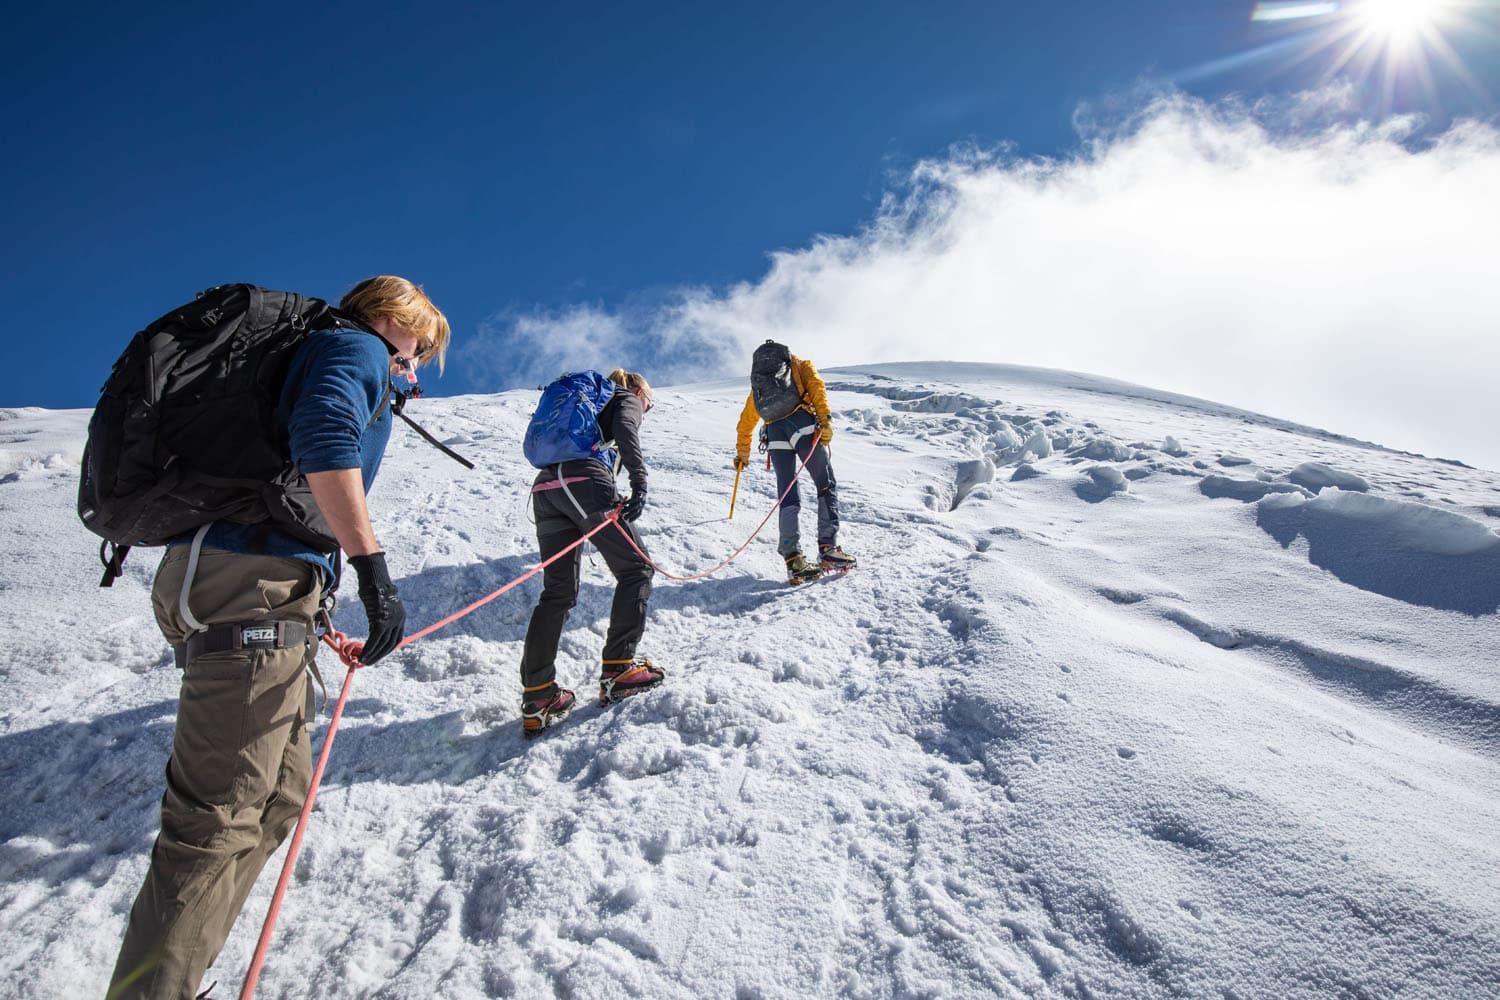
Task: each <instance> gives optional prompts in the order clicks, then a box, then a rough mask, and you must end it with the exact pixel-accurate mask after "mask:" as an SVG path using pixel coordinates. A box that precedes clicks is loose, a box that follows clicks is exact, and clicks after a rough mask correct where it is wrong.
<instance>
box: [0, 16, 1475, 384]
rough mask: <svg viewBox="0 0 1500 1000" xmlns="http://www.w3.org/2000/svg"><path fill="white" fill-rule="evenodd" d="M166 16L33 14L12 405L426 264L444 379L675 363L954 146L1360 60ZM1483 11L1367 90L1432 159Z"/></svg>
mask: <svg viewBox="0 0 1500 1000" xmlns="http://www.w3.org/2000/svg"><path fill="white" fill-rule="evenodd" d="M148 8H149V9H144V10H135V9H129V8H124V7H119V6H114V5H111V6H102V5H101V6H98V7H68V6H64V7H61V8H57V9H47V10H44V9H41V6H40V5H35V6H32V7H31V8H30V9H26V10H21V11H18V12H16V13H14V14H13V15H11V21H10V24H9V33H10V34H11V36H12V38H14V39H18V40H24V44H18V45H16V46H14V48H13V51H12V52H10V53H8V55H7V60H6V61H5V62H4V64H3V65H0V76H3V78H4V86H3V93H4V100H5V105H6V107H5V116H4V121H5V129H6V133H7V140H6V143H5V145H6V148H7V149H8V152H7V154H6V156H5V157H4V159H3V162H0V172H3V173H0V178H3V183H0V191H3V192H4V194H3V197H4V199H5V206H4V212H3V216H0V218H3V221H0V225H3V226H4V232H5V239H4V240H3V242H0V253H3V254H4V259H3V262H0V273H3V274H4V275H5V280H4V298H5V308H6V312H7V315H9V316H10V317H12V319H13V322H17V321H18V322H17V325H18V327H19V329H20V331H22V332H21V335H20V336H19V337H15V338H13V345H14V346H13V352H18V354H19V357H18V358H17V360H19V361H20V362H21V366H20V368H19V370H20V371H23V372H25V376H24V377H23V378H20V379H12V381H11V382H10V383H9V384H8V386H7V390H6V392H5V393H4V396H3V397H0V402H3V403H5V404H6V405H20V404H34V405H44V406H54V407H58V406H89V405H92V402H93V399H94V394H95V392H96V391H97V387H98V385H99V383H100V382H101V381H102V379H103V377H104V375H105V373H106V371H107V368H108V365H109V363H110V362H111V361H112V360H113V358H114V356H115V355H116V354H118V352H119V350H120V349H121V348H122V347H123V345H124V343H125V341H126V340H127V339H128V337H129V335H130V334H131V333H132V332H133V331H134V330H135V329H137V328H138V327H139V326H141V325H143V324H144V323H145V322H146V321H148V320H149V319H151V318H152V317H154V316H155V315H156V314H158V313H160V312H162V311H164V310H165V309H167V308H169V307H170V306H172V305H174V304H176V303H177V302H179V301H182V300H184V299H186V298H188V297H191V295H192V294H193V293H194V292H195V291H196V290H198V289H199V288H201V287H204V286H207V285H210V284H216V283H220V282H225V281H236V280H248V281H254V282H257V283H260V284H264V285H269V286H273V287H287V288H295V289H298V290H302V291H306V292H308V293H311V294H319V295H323V296H326V297H333V298H336V297H337V296H338V295H339V294H340V293H341V292H342V291H343V290H344V289H345V288H346V287H347V286H348V285H349V284H351V283H352V282H353V281H355V280H357V279H359V278H361V277H363V276H365V275H368V274H371V273H379V272H395V273H400V274H404V275H407V276H409V277H412V278H414V279H416V280H418V281H420V282H422V283H423V284H424V285H425V286H426V287H427V288H428V290H429V292H430V293H431V294H432V296H433V298H434V299H435V300H436V301H437V302H438V303H439V305H440V306H442V307H443V308H444V309H445V310H446V311H447V313H448V314H449V316H450V318H451V319H452V320H453V322H454V327H455V334H456V338H457V347H456V350H455V352H454V355H453V364H452V365H450V368H449V371H448V373H447V375H446V376H445V377H443V378H442V379H441V380H438V379H436V378H435V377H434V378H429V379H428V380H427V382H428V388H429V389H430V390H434V391H437V392H439V393H442V394H450V393H455V392H474V391H493V390H496V389H499V388H504V387H508V386H510V385H515V384H520V383H521V382H524V381H526V380H528V379H533V380H534V378H535V377H536V372H535V370H534V369H536V367H537V364H541V363H542V362H541V361H539V360H538V359H537V357H536V354H537V352H536V350H535V347H536V345H535V343H531V342H528V340H527V337H526V336H525V335H524V334H525V330H526V329H532V330H533V331H536V330H541V331H548V330H552V329H553V326H549V324H554V325H555V324H556V323H558V322H565V323H566V322H572V324H573V329H574V330H575V332H577V331H578V330H579V329H581V331H582V334H581V335H582V338H583V339H584V340H587V338H588V336H589V331H590V329H592V327H591V326H590V324H596V323H599V322H603V323H605V324H606V326H607V325H608V324H611V323H612V324H614V327H615V329H614V334H615V335H618V336H617V337H616V343H617V345H618V346H619V347H620V348H621V351H620V352H619V353H623V354H625V355H628V357H621V358H619V360H621V361H625V362H627V363H634V364H636V365H637V366H641V367H646V366H648V365H650V364H652V363H653V362H658V361H661V360H663V359H664V358H666V357H668V356H669V355H670V353H671V351H672V350H673V349H674V347H675V346H677V345H678V344H680V341H673V340H671V339H670V338H668V339H667V340H666V341H663V340H662V338H661V337H660V336H658V335H656V334H655V333H653V332H650V331H651V330H652V329H654V328H655V326H657V325H658V324H657V319H659V311H658V310H659V308H660V306H661V303H663V302H673V301H677V300H678V299H679V298H680V296H681V295H682V294H683V290H684V289H691V290H698V291H700V292H701V291H702V290H708V294H711V295H720V296H723V295H728V294H729V290H732V289H733V288H735V287H737V285H739V284H740V283H749V284H750V285H755V284H756V283H758V282H762V281H763V280H764V279H765V277H766V275H767V269H768V263H769V262H768V254H771V253H773V252H776V251H779V250H786V251H790V252H793V253H796V252H799V251H805V250H807V249H809V248H812V247H813V246H814V245H815V241H816V239H817V237H818V236H819V234H833V235H834V236H835V237H844V236H849V235H852V234H858V233H860V232H864V231H868V230H869V229H870V228H871V227H872V225H875V224H876V223H877V222H878V220H879V219H880V218H881V213H882V207H881V206H882V199H883V197H885V196H886V195H887V194H894V196H895V197H897V198H901V197H906V196H908V195H910V193H911V190H912V187H913V185H914V184H915V183H917V181H916V180H915V178H914V174H913V171H914V170H917V171H919V170H920V164H922V163H924V162H946V161H948V160H951V156H952V153H951V151H952V150H953V149H954V148H955V144H961V145H962V144H967V145H968V146H970V147H972V148H978V149H984V150H993V149H996V148H1004V149H1005V150H1007V151H1008V152H1007V153H1006V154H1005V155H1006V156H1008V157H1010V158H1011V159H1012V160H1013V161H1035V159H1036V158H1040V157H1051V158H1063V159H1066V158H1069V157H1074V156H1077V155H1079V150H1080V147H1081V142H1082V140H1081V138H1080V124H1079V123H1080V122H1081V121H1095V120H1097V119H1100V118H1102V119H1104V120H1106V121H1123V120H1128V119H1129V117H1130V116H1131V115H1133V114H1135V113H1137V112H1138V111H1139V110H1140V109H1141V108H1143V107H1145V106H1147V104H1148V103H1149V101H1150V100H1151V99H1152V98H1153V97H1154V96H1155V97H1159V96H1160V95H1161V94H1164V93H1176V94H1178V95H1183V96H1191V97H1196V98H1200V99H1202V101H1204V102H1206V103H1205V104H1204V105H1203V106H1202V107H1204V108H1207V109H1208V110H1207V111H1206V112H1205V113H1208V114H1212V113H1214V112H1213V109H1214V108H1216V107H1218V104H1217V103H1216V102H1221V101H1223V100H1225V99H1226V98H1230V97H1236V98H1239V99H1241V100H1244V101H1249V102H1256V101H1262V100H1270V101H1292V100H1294V95H1298V94H1303V93H1306V92H1309V91H1312V90H1316V89H1317V88H1319V87H1326V86H1329V85H1331V84H1330V80H1329V79H1328V77H1327V71H1328V69H1329V66H1330V63H1331V62H1332V61H1333V60H1332V58H1331V55H1330V54H1329V53H1328V52H1324V53H1322V54H1321V55H1315V56H1312V57H1310V58H1307V59H1305V60H1304V61H1303V62H1301V63H1300V64H1298V65H1294V66H1288V65H1287V64H1286V61H1285V57H1286V55H1287V50H1286V49H1285V48H1283V49H1281V50H1276V49H1274V48H1273V49H1270V50H1265V47H1266V46H1268V45H1272V44H1273V43H1275V42H1277V40H1278V39H1285V38H1286V37H1288V31H1289V30H1295V31H1296V32H1298V34H1297V36H1296V38H1295V39H1294V40H1293V42H1292V43H1290V44H1291V45H1293V46H1294V49H1293V52H1295V51H1303V50H1305V49H1306V45H1305V44H1304V42H1302V41H1297V40H1296V39H1306V38H1307V37H1310V36H1309V32H1308V28H1309V26H1312V27H1316V26H1318V25H1320V24H1325V23H1327V22H1328V21H1329V20H1330V19H1329V18H1327V17H1323V18H1312V19H1302V20H1299V21H1296V22H1265V21H1260V22H1256V21H1252V19H1251V13H1252V11H1253V9H1254V8H1255V4H1251V3H1242V2H1214V0H1207V2H1205V0H1196V2H1188V0H1174V2H1168V0H1144V2H1133V3H1129V4H1119V3H1067V2H1049V3H1037V4H1021V3H1011V2H990V3H971V2H961V3H933V4H915V3H815V4H806V3H772V4H765V3H759V4H756V5H754V6H750V5H734V4H697V3H694V4H686V3H653V4H588V5H582V4H580V5H550V6H548V5H530V4H528V5H520V4H510V3H462V4H460V3H431V4H423V5H415V4H413V5H409V6H408V5H388V4H358V5H356V4H352V3H351V4H339V3H335V4H322V5H308V6H306V7H304V6H301V5H296V6H293V5H285V6H275V5H259V6H257V7H256V8H254V9H253V10H251V9H248V8H244V9H242V8H234V7H221V6H219V5H202V4H185V3H184V4H154V5H148ZM1466 17H1467V18H1468V20H1469V22H1470V29H1468V30H1465V31H1464V32H1462V33H1458V34H1454V35H1450V36H1449V40H1450V42H1451V44H1453V45H1454V47H1455V48H1456V49H1457V50H1458V51H1459V54H1460V55H1461V56H1462V57H1463V59H1464V61H1465V63H1466V64H1467V65H1468V68H1469V72H1470V79H1469V80H1468V82H1464V81H1463V80H1461V79H1460V78H1459V77H1458V76H1457V75H1456V74H1453V73H1450V72H1447V71H1446V70H1442V69H1441V68H1440V71H1439V72H1437V73H1436V74H1435V84H1434V86H1433V87H1432V88H1430V89H1423V88H1420V87H1416V86H1414V85H1413V80H1414V78H1412V79H1405V80H1403V82H1402V84H1401V85H1400V86H1398V87H1396V88H1395V89H1394V90H1393V91H1391V92H1386V91H1385V90H1384V88H1381V87H1379V86H1378V85H1377V81H1376V80H1374V79H1367V80H1358V79H1356V80H1355V81H1354V83H1353V84H1352V85H1349V86H1347V87H1346V88H1345V90H1344V92H1343V94H1342V97H1341V98H1340V102H1341V108H1340V114H1341V115H1342V116H1343V117H1344V119H1346V120H1352V119H1359V120H1366V121H1375V122H1379V121H1381V120H1385V119H1387V118H1389V117H1390V116H1391V115H1399V114H1401V113H1403V112H1411V111H1417V112H1421V113H1422V114H1423V116H1424V117H1423V119H1422V121H1421V123H1420V125H1418V126H1416V127H1415V128H1414V129H1412V130H1410V131H1409V133H1408V134H1407V135H1405V136H1403V137H1402V139H1401V141H1402V142H1403V143H1404V144H1405V145H1406V146H1408V147H1414V146H1415V147H1419V146H1421V145H1422V144H1423V143H1424V142H1427V141H1429V137H1431V136H1437V135H1441V134H1442V133H1443V132H1444V130H1445V129H1447V128H1448V127H1449V126H1450V124H1451V122H1452V121H1453V120H1454V119H1455V118H1472V119H1477V120H1478V121H1481V122H1490V123H1493V121H1494V114H1495V104H1494V99H1493V97H1491V96H1490V95H1492V94H1494V93H1496V92H1500V73H1497V69H1496V51H1497V50H1496V47H1495V44H1494V37H1495V36H1494V27H1495V22H1496V18H1495V11H1494V7H1493V5H1492V4H1491V5H1487V6H1483V5H1482V6H1480V7H1470V8H1469V9H1468V10H1467V13H1466ZM1485 19H1488V26H1487V27H1485V28H1484V30H1478V29H1476V28H1474V24H1475V23H1476V22H1480V21H1484V20H1485ZM1256 53H1261V54H1260V55H1256ZM1351 72H1352V69H1351V70H1349V71H1346V72H1345V74H1344V78H1348V77H1349V76H1350V75H1351ZM1333 82H1334V83H1337V82H1338V80H1337V79H1335V80H1334V81H1333ZM1346 82H1347V81H1346ZM1090 128H1091V126H1087V125H1085V126H1084V129H1085V133H1087V131H1088V130H1089V129H1090ZM1084 138H1085V139H1088V138H1089V136H1088V135H1087V134H1085V136H1084ZM695 294H697V292H695ZM579 322H581V323H582V324H583V326H582V327H581V328H580V327H579V326H578V323H579ZM528 324H529V325H528ZM622 329H623V331H624V332H623V333H622V332H621V330H622ZM513 335H514V337H515V342H514V343H510V342H509V341H510V339H511V338H512V336H513ZM610 335H611V334H610V331H609V330H605V331H604V332H603V333H601V336H603V337H605V338H606V339H607V338H608V337H609V336H610ZM534 339H535V337H533V340H534ZM913 347H914V348H919V347H920V342H918V343H916V344H914V345H913ZM544 353H545V352H544ZM710 353H712V352H710ZM809 353H813V354H815V355H816V354H817V351H816V350H809ZM512 355H513V356H512ZM13 356H15V354H14V353H13ZM999 359H1000V358H995V359H994V360H999ZM552 360H553V359H552V358H550V357H549V358H547V359H546V361H547V363H550V362H551V361H552ZM609 360H612V359H595V358H583V359H580V360H579V361H578V362H577V363H578V364H580V365H581V364H590V363H605V362H606V361H609ZM854 360H858V359H854ZM1018 360H1024V358H1018ZM1064 360H1067V359H1064ZM1076 360H1077V363H1076V364H1073V365H1071V367H1078V368H1085V367H1087V363H1088V361H1089V360H1090V358H1089V356H1088V354H1087V352H1086V351H1080V352H1079V353H1078V356H1077V358H1076ZM64 361H65V362H66V363H62V362H64ZM668 367H670V366H668ZM1100 374H1106V375H1108V374H1117V373H1116V372H1110V371H1104V372H1100ZM434 375H435V373H434ZM1168 387H1169V388H1170V387H1180V386H1168ZM1188 388H1192V387H1191V386H1189V387H1188ZM1231 401H1238V400H1231Z"/></svg>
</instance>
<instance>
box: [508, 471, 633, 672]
mask: <svg viewBox="0 0 1500 1000" xmlns="http://www.w3.org/2000/svg"><path fill="white" fill-rule="evenodd" d="M575 470H576V471H575ZM564 472H565V473H566V474H568V475H569V476H570V478H571V476H574V475H586V476H587V478H586V479H585V480H584V481H583V482H577V483H570V484H569V486H568V490H569V491H571V492H572V496H573V499H569V496H568V492H567V491H564V490H562V489H549V490H543V491H541V492H539V493H534V494H533V495H532V508H533V509H534V510H535V511H536V539H537V545H538V547H539V548H540V549H541V553H542V559H543V560H546V559H550V558H551V557H552V556H554V555H556V554H557V553H559V552H561V551H562V550H563V549H565V548H567V547H568V545H570V544H571V543H573V542H575V541H577V540H578V539H579V538H581V537H582V536H583V535H584V534H585V533H587V532H588V531H589V530H590V529H592V528H594V527H595V526H597V525H598V524H599V521H600V519H601V518H602V517H603V515H605V514H607V513H608V512H609V511H610V510H612V509H614V506H615V504H616V502H617V501H616V499H615V481H614V477H613V476H611V475H610V473H609V471H608V470H607V469H605V468H604V466H603V465H602V464H600V463H598V462H592V461H590V462H580V463H572V462H570V463H568V464H567V465H566V466H565V467H564ZM543 481H544V479H543V477H538V483H541V482H543ZM574 500H577V503H578V506H574V502H573V501H574ZM579 507H582V508H583V510H582V512H580V511H579ZM621 528H623V529H625V531H628V532H629V533H630V537H631V538H633V539H634V540H635V543H636V544H637V545H639V546H640V547H641V551H642V552H644V551H645V550H646V546H645V543H643V542H642V541H641V538H640V536H639V535H638V534H636V532H635V528H634V527H632V526H631V525H629V524H627V523H625V522H624V521H620V522H618V527H616V526H614V525H611V526H610V527H607V528H605V529H604V530H603V531H601V532H599V533H598V534H597V535H595V536H594V537H593V538H592V539H590V541H591V542H592V544H593V546H594V548H596V549H598V550H599V554H600V555H602V556H603V557H604V562H605V564H606V565H607V566H609V571H610V572H611V573H613V574H614V576H615V599H614V604H613V605H612V606H611V607H610V612H609V632H608V633H607V634H606V636H605V639H604V654H603V657H602V658H603V659H605V660H629V659H631V658H632V657H634V656H635V648H636V646H637V645H639V643H640V641H641V634H642V633H643V632H645V630H646V602H647V600H649V599H650V597H651V577H652V575H653V574H654V572H655V571H654V570H652V568H651V564H650V563H648V562H646V560H645V559H643V558H641V556H640V555H639V554H638V553H637V552H636V551H635V550H634V549H633V548H631V547H630V543H629V542H627V541H626V540H625V539H624V537H623V536H622V535H621V534H620V529H621ZM583 548H584V546H582V545H580V546H579V547H578V548H576V549H574V550H573V551H572V552H570V553H568V554H567V555H565V556H563V557H562V558H561V559H559V560H558V561H557V562H555V563H553V564H552V565H551V566H548V567H547V568H546V569H545V570H543V571H542V597H541V600H540V601H538V602H537V606H536V610H535V611H533V612H532V613H531V625H530V627H528V628H527V629H526V647H525V651H524V653H523V654H522V656H521V686H522V688H524V689H535V688H537V687H539V686H541V685H545V684H550V683H552V682H553V680H554V678H555V676H556V669H555V666H554V664H555V661H556V659H557V644H558V642H559V641H560V640H561V639H562V630H563V625H564V624H565V623H566V622H567V620H568V612H570V611H572V610H573V606H574V605H575V604H577V603H578V584H579V574H580V572H581V570H582V567H583Z"/></svg>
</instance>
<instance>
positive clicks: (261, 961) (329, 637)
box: [240, 510, 619, 1000]
mask: <svg viewBox="0 0 1500 1000" xmlns="http://www.w3.org/2000/svg"><path fill="white" fill-rule="evenodd" d="M618 518H619V512H618V511H615V510H612V511H610V512H609V513H608V514H606V515H604V520H602V521H600V522H599V524H598V525H597V526H595V527H594V528H593V529H592V530H591V531H589V532H588V533H587V534H585V535H584V536H583V537H581V538H579V539H578V540H577V541H576V542H573V543H572V544H571V545H569V546H568V547H567V548H565V549H563V550H562V551H561V552H558V553H557V554H556V555H554V556H552V557H551V558H550V559H546V560H543V561H542V562H539V563H537V564H536V565H535V566H533V567H531V569H529V570H527V571H526V572H525V573H522V574H521V575H520V576H518V577H516V578H515V579H514V580H512V581H510V582H509V583H507V584H506V585H505V586H503V587H501V588H500V589H499V590H496V591H494V592H493V593H490V594H488V595H486V596H484V597H481V598H480V599H479V600H477V601H475V602H474V603H473V604H470V605H468V606H467V607H465V608H462V609H460V610H458V611H455V612H454V613H453V614H451V615H449V616H448V617H447V618H444V619H443V620H442V621H439V622H435V623H434V624H432V625H429V626H427V627H426V628H424V629H422V631H420V632H416V633H413V634H412V635H409V636H407V637H406V638H404V639H402V640H401V641H400V642H399V643H397V645H396V647H395V649H400V648H402V647H403V646H410V645H411V644H412V643H414V642H416V641H417V640H418V639H422V638H425V637H426V636H429V635H431V634H432V633H434V632H436V631H437V630H438V629H440V628H442V627H444V626H445V625H450V624H452V623H453V622H456V621H458V619H460V618H462V617H463V616H464V615H467V614H471V613H472V612H474V611H476V610H478V609H479V608H481V607H483V606H484V605H486V604H488V603H490V602H491V601H493V600H494V599H495V598H497V597H499V596H500V595H501V594H503V593H505V592H506V591H508V590H511V589H512V588H514V587H517V586H519V585H521V584H522V583H525V582H526V581H527V580H530V579H531V578H532V577H534V576H536V575H537V574H538V573H540V572H541V571H542V570H544V569H546V568H547V567H548V566H551V565H552V564H553V563H555V562H556V561H557V560H559V559H561V558H562V557H563V556H565V555H567V554H568V553H569V552H572V551H573V550H574V549H576V548H578V546H580V545H582V544H583V543H584V542H586V541H588V540H589V539H590V538H593V537H594V536H595V535H597V534H598V533H599V532H601V531H603V530H604V529H605V528H606V527H607V526H609V525H611V524H614V523H616V521H617V519H618ZM323 641H324V642H326V643H328V645H329V646H330V647H332V648H333V650H334V652H336V653H338V656H339V659H340V660H342V661H343V662H344V665H345V666H347V667H348V668H349V670H348V672H347V673H345V674H344V687H343V690H341V691H340V692H339V700H338V702H337V703H335V704H334V706H333V717H332V718H330V719H329V720H328V735H327V736H325V737H324V738H323V752H322V753H320V754H318V766H317V767H316V768H314V769H313V774H312V781H311V783H310V784H309V785H308V789H307V801H306V802H304V803H302V813H301V815H299V816H298V817H297V829H296V832H294V833H293V834H292V843H291V846H290V847H289V848H287V854H286V861H285V862H284V863H283V864H282V866H281V877H280V878H279V879H277V880H276V891H275V892H274V893H273V894H272V896H271V906H270V908H269V909H268V910H267V911H266V921H265V923H264V924H263V925H262V926H261V929H260V940H259V941H258V942H257V943H256V945H255V955H254V957H253V958H252V959H251V961H250V969H249V971H248V972H247V973H246V974H245V985H244V987H243V988H241V990H240V1000H250V998H251V997H252V996H254V994H255V984H256V982H257V981H259V979H260V970H261V967H262V966H263V965H265V961H266V952H267V951H268V950H269V949H270V946H271V935H272V933H273V932H274V931H275V929H276V918H277V916H279V915H280V913H281V903H282V901H283V900H284V899H285V898H286V890H287V886H288V885H290V884H291V881H292V869H293V868H294V867H295V866H296V864H297V853H298V851H300V850H301V849H302V835H303V834H304V833H305V832H306V831H307V826H308V818H309V817H310V816H311V815H312V810H313V803H314V802H316V801H317V798H318V786H319V785H321V784H322V782H323V770H324V768H326V767H327V766H328V755H329V752H330V751H332V750H333V737H334V735H335V734H336V733H337V732H338V729H339V720H340V719H341V718H343V715H344V704H345V703H346V702H347V701H348V700H349V692H350V690H351V689H352V688H353V687H354V672H355V671H356V670H358V669H360V668H361V667H363V666H364V664H363V663H360V662H359V654H360V653H361V652H363V651H364V646H365V644H364V643H362V642H359V641H358V640H353V639H350V638H349V637H348V636H346V635H344V633H342V632H339V631H336V630H333V629H330V630H329V631H328V632H325V633H324V635H323ZM395 649H393V650H392V651H391V652H395Z"/></svg>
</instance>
